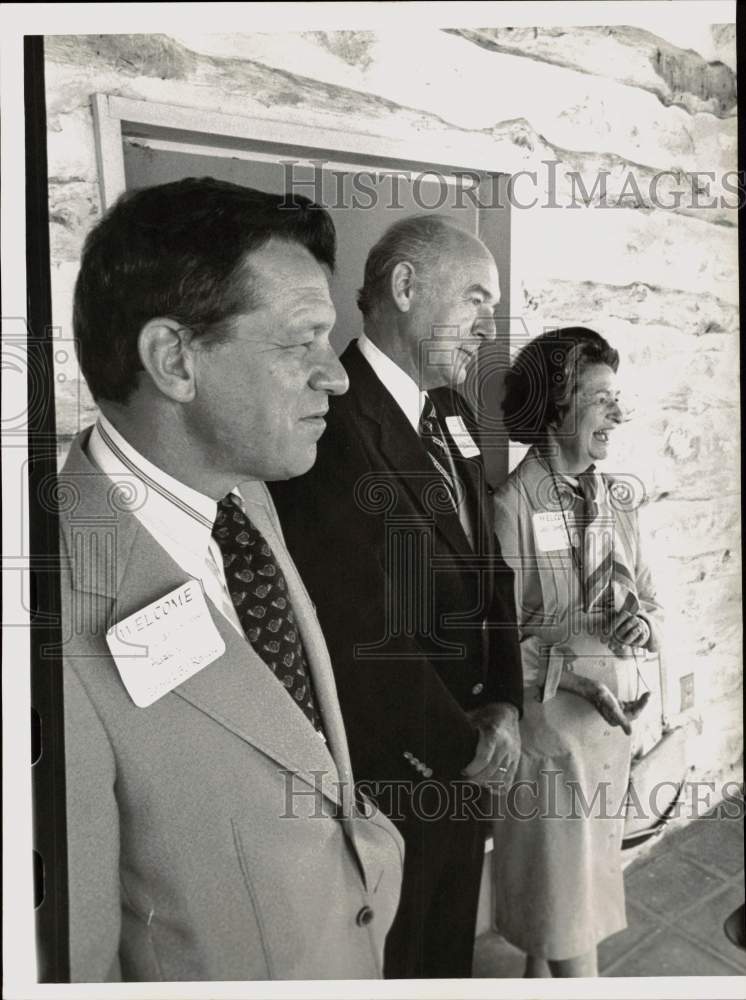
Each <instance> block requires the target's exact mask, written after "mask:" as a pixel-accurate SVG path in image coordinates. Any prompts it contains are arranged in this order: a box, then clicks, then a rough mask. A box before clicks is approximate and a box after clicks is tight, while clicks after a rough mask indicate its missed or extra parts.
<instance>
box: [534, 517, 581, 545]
mask: <svg viewBox="0 0 746 1000" xmlns="http://www.w3.org/2000/svg"><path fill="white" fill-rule="evenodd" d="M533 521H534V539H535V541H536V548H537V549H538V550H539V552H560V551H562V550H567V549H569V548H570V539H572V543H573V545H577V533H576V531H575V518H574V517H573V515H572V513H571V512H569V511H565V512H564V513H563V512H562V511H561V510H557V511H554V510H548V511H541V512H540V513H537V514H534V517H533Z"/></svg>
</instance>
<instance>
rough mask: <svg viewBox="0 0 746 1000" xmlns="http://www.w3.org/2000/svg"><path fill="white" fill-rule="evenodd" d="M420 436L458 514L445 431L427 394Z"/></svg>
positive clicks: (456, 491) (456, 490)
mask: <svg viewBox="0 0 746 1000" xmlns="http://www.w3.org/2000/svg"><path fill="white" fill-rule="evenodd" d="M419 435H420V440H421V441H422V443H423V445H424V446H425V451H426V452H427V453H428V455H429V457H430V460H431V462H432V463H433V465H434V466H435V468H436V469H437V470H438V472H439V473H440V474H441V476H442V477H443V482H444V484H445V486H446V489H447V490H448V496H449V498H450V500H451V503H452V504H453V509H454V510H455V511H456V512H457V513H458V509H459V490H458V488H457V485H456V483H455V482H454V480H453V477H452V476H451V474H450V472H449V471H448V464H449V458H448V445H447V444H446V441H445V437H444V435H443V430H442V428H441V426H440V421H439V420H438V414H437V413H436V410H435V404H434V403H433V401H432V399H430V397H429V396H428V394H427V393H425V405H424V406H423V408H422V415H421V417H420V426H419Z"/></svg>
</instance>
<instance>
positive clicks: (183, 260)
mask: <svg viewBox="0 0 746 1000" xmlns="http://www.w3.org/2000/svg"><path fill="white" fill-rule="evenodd" d="M270 239H279V240H285V241H287V242H288V243H300V244H301V245H302V246H304V247H306V249H307V250H308V251H309V252H310V253H311V254H313V256H314V257H315V258H316V260H318V261H319V263H321V264H323V265H326V267H328V268H329V270H330V271H333V270H334V261H335V254H336V236H335V232H334V223H333V222H332V220H331V218H330V216H329V214H328V212H326V211H325V210H324V209H323V208H321V207H320V206H318V205H315V204H314V203H313V202H311V201H309V200H308V198H304V197H303V196H302V195H299V194H269V193H267V192H266V191H256V190H254V189H253V188H248V187H242V186H240V185H237V184H229V183H227V182H225V181H218V180H214V179H213V178H211V177H202V178H188V179H186V180H181V181H175V182H174V183H170V184H161V185H157V186H155V187H150V188H145V189H143V190H139V191H135V192H127V193H126V194H124V195H122V196H121V197H120V198H119V200H118V201H117V202H116V204H115V205H114V206H113V207H112V208H111V209H110V210H109V211H108V212H107V213H106V215H105V216H104V217H103V218H102V219H101V220H100V222H99V223H98V224H97V225H96V226H95V228H94V229H93V230H92V231H91V232H90V233H89V234H88V237H87V239H86V241H85V245H84V247H83V258H82V262H81V268H80V273H79V275H78V279H77V282H76V285H75V300H74V309H73V330H74V333H75V342H76V348H77V351H78V359H79V361H80V367H81V370H82V372H83V375H84V376H85V379H86V381H87V383H88V386H89V388H90V390H91V393H92V394H93V397H94V399H105V400H111V401H112V402H120V403H121V402H125V401H126V400H127V398H128V397H129V395H130V394H131V393H132V391H133V390H134V389H135V387H136V385H137V374H138V372H140V371H142V370H143V367H142V364H141V362H140V358H139V354H138V350H137V341H138V336H139V334H140V331H141V329H142V328H143V326H144V325H145V324H146V323H147V322H148V321H149V320H151V319H154V318H156V317H159V316H162V317H169V318H171V319H174V320H176V321H177V322H179V323H181V324H183V325H184V326H185V327H188V328H189V329H190V330H191V331H192V332H193V333H194V334H195V335H196V336H200V337H205V338H207V337H211V338H217V337H219V336H220V334H221V333H224V326H225V321H226V320H228V319H229V318H230V317H232V316H234V315H236V314H237V313H245V312H249V311H250V310H251V309H252V308H253V307H254V304H255V300H254V297H253V295H252V289H251V267H250V262H249V266H248V267H247V266H246V255H247V254H249V253H251V252H253V251H255V250H259V249H260V248H261V247H263V246H264V244H265V243H267V241H268V240H270Z"/></svg>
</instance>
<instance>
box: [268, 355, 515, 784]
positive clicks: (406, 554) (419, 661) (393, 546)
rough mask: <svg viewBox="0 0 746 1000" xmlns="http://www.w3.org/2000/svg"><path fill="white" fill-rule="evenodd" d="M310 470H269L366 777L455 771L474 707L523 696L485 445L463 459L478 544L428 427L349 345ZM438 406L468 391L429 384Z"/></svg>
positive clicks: (464, 756) (509, 576)
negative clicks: (451, 496)
mask: <svg viewBox="0 0 746 1000" xmlns="http://www.w3.org/2000/svg"><path fill="white" fill-rule="evenodd" d="M341 360H342V363H343V365H344V366H345V369H346V371H347V374H348V376H349V378H350V389H349V391H348V393H347V394H346V395H344V396H341V397H338V398H335V399H333V400H332V402H331V409H330V413H329V417H328V422H327V430H326V432H325V433H324V435H323V437H322V438H321V440H320V442H319V446H318V457H317V460H316V463H315V465H314V466H313V468H312V469H311V471H310V472H309V473H307V474H306V475H305V476H302V477H300V478H298V479H293V480H290V481H288V482H284V483H273V484H271V492H272V495H273V498H274V500H275V503H276V506H277V508H278V512H279V514H280V520H281V523H282V526H283V531H284V533H285V537H286V540H287V543H288V547H289V549H290V551H291V553H292V555H293V557H294V559H295V561H296V563H297V564H298V567H299V569H300V571H301V573H302V575H303V579H304V581H305V582H306V585H307V587H308V589H309V592H310V594H311V598H312V600H313V601H314V602H315V604H316V607H317V613H318V615H319V619H320V621H321V626H322V629H323V631H324V635H325V637H326V639H327V643H328V645H329V650H330V654H331V659H332V666H333V669H334V673H335V678H336V681H337V689H338V692H339V698H340V704H341V706H342V713H343V717H344V718H345V724H346V728H347V734H348V739H349V744H350V753H351V756H352V760H353V766H354V768H355V774H356V776H357V778H358V779H371V780H377V781H381V780H384V781H388V780H402V779H413V778H414V779H416V780H420V779H421V778H423V777H424V778H430V777H431V776H434V777H435V778H440V779H443V780H448V779H457V778H459V777H460V772H461V769H462V768H463V767H464V766H465V765H466V764H468V763H469V762H470V761H471V759H472V758H473V756H474V752H475V749H476V743H477V734H476V730H475V728H474V727H473V725H472V723H471V722H470V721H469V719H468V717H467V714H466V713H467V711H468V710H471V709H474V708H477V707H479V706H481V705H484V704H486V703H488V702H495V701H508V702H512V703H513V704H515V705H516V706H517V707H518V708H519V710H520V709H521V707H522V692H523V687H522V679H521V666H520V653H519V647H518V637H517V631H516V625H515V605H514V596H513V573H512V570H510V569H509V568H508V566H507V565H506V564H505V563H504V562H503V561H502V559H501V557H500V556H499V554H498V552H497V551H496V541H495V536H494V532H493V526H492V517H491V513H492V503H491V502H488V500H489V498H488V495H487V489H488V488H487V484H486V481H485V477H484V466H483V463H482V461H481V457H479V456H478V457H476V458H463V457H462V456H461V453H460V451H459V449H458V448H455V446H454V451H453V454H454V461H455V463H456V465H457V468H458V471H459V475H460V477H461V479H462V480H463V482H464V484H465V485H466V487H467V496H468V498H469V502H470V506H471V513H472V523H473V524H474V525H475V527H476V531H475V543H474V546H475V547H474V548H472V547H471V546H470V545H469V542H468V541H467V539H466V536H465V534H464V532H463V529H462V527H461V524H460V522H459V518H458V515H457V514H456V513H455V511H454V510H453V508H452V506H449V504H448V501H447V500H446V499H444V496H443V488H442V479H441V477H440V475H439V474H438V473H437V472H436V471H435V469H434V467H433V464H432V462H431V461H430V459H429V457H428V455H427V453H426V451H425V449H424V448H423V445H422V442H421V440H420V438H419V436H418V434H417V433H416V432H415V431H414V430H413V428H412V426H411V425H410V424H409V422H408V421H407V419H406V417H405V416H404V414H403V412H402V411H401V409H400V407H399V406H398V404H397V403H396V402H395V400H394V399H393V398H392V397H391V395H390V394H389V393H388V391H387V390H386V389H385V387H384V386H383V384H382V383H381V381H380V380H379V379H378V378H377V376H376V375H375V373H374V372H373V370H372V368H371V367H370V365H369V364H368V362H367V361H366V360H365V358H364V357H363V356H362V354H361V353H360V352H359V350H358V349H357V346H356V344H355V343H353V344H351V345H350V346H349V347H348V348H347V350H346V351H345V352H344V354H343V355H342V358H341ZM431 397H433V398H434V401H435V403H436V406H437V407H438V408H441V407H451V408H455V407H456V406H457V405H458V406H460V411H459V412H461V413H462V415H463V413H464V406H463V402H462V403H461V404H459V403H458V400H459V399H460V397H458V398H457V397H456V395H455V394H453V393H450V392H447V391H440V390H439V391H438V392H436V393H431Z"/></svg>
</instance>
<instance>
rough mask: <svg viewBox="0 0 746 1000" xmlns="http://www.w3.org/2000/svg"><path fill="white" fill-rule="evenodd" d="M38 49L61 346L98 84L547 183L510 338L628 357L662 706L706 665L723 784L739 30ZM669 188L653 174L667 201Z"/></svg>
mask: <svg viewBox="0 0 746 1000" xmlns="http://www.w3.org/2000/svg"><path fill="white" fill-rule="evenodd" d="M45 44H46V53H47V63H46V85H47V100H48V129H49V137H48V138H49V176H50V219H51V245H52V278H53V301H54V320H55V324H56V325H57V326H58V327H59V328H60V332H61V335H62V337H63V339H64V338H65V337H69V336H70V334H71V330H70V303H71V294H72V286H73V282H74V278H75V274H76V270H77V263H78V258H79V253H80V248H81V244H82V240H83V237H84V235H85V233H86V232H87V230H88V229H89V227H90V225H91V223H92V222H93V221H94V220H95V219H96V218H97V216H98V215H99V212H100V202H99V195H98V188H97V180H98V178H97V167H96V151H95V146H94V135H93V124H92V116H91V109H90V104H89V98H90V95H91V94H92V93H94V92H104V93H108V94H116V95H120V96H124V97H131V98H137V99H141V100H153V101H158V102H162V103H166V104H177V105H181V106H185V107H194V108H199V109H203V110H209V111H220V112H224V113H230V114H237V115H253V114H258V115H262V114H264V115H266V114H267V111H268V109H271V112H272V115H273V117H274V118H278V119H283V120H286V121H288V122H291V123H293V122H297V123H299V124H304V125H315V126H317V127H319V128H327V129H328V128H336V129H340V130H342V131H344V130H345V129H348V128H350V125H351V123H354V128H355V130H356V131H361V132H365V133H367V134H369V135H372V136H380V137H382V138H385V139H387V140H389V141H391V140H393V141H396V140H397V139H404V138H407V137H409V136H411V135H412V134H416V135H418V136H423V137H426V138H428V139H429V140H430V143H431V144H432V145H433V146H434V147H435V148H437V147H438V145H439V144H442V145H443V148H444V149H445V148H447V147H453V146H457V147H458V148H459V149H462V150H464V155H465V156H466V155H467V154H468V153H469V152H470V151H474V154H475V156H478V158H479V161H480V163H484V162H489V163H490V164H491V165H492V167H493V169H495V170H498V171H504V172H511V173H513V172H516V171H528V172H529V174H530V173H531V172H534V173H535V179H534V178H532V177H531V176H529V175H526V176H524V177H523V178H522V180H521V181H520V184H519V185H518V186H517V187H516V196H517V197H518V198H519V200H521V201H522V202H525V203H528V202H530V201H531V200H532V199H533V198H536V199H537V203H536V204H535V205H534V206H533V207H531V208H527V209H516V210H515V211H514V212H513V221H512V237H511V240H512V244H511V259H512V289H511V292H512V314H513V316H514V317H515V321H514V325H513V330H514V334H515V336H516V337H518V336H520V335H525V333H523V334H522V331H524V330H525V331H527V333H528V334H529V335H531V336H533V335H535V334H537V333H539V332H541V330H542V329H544V328H545V327H546V326H550V325H551V326H555V325H558V324H559V325H570V324H585V325H590V326H594V327H596V328H597V329H598V330H599V331H601V332H602V333H604V334H605V335H606V336H607V337H608V338H609V339H610V340H611V341H612V342H613V343H614V345H615V346H616V347H617V348H618V349H619V351H620V353H621V355H622V367H621V373H622V374H623V375H626V376H627V377H628V381H629V388H630V394H631V398H634V403H635V414H634V420H633V421H632V422H631V423H630V424H629V425H626V426H625V428H624V430H623V431H622V432H620V440H619V446H618V453H617V456H616V463H617V467H618V469H619V470H620V471H629V472H634V473H635V474H636V475H638V476H639V477H640V479H641V480H642V481H643V483H644V484H645V487H646V491H647V496H648V502H647V503H646V505H645V507H644V508H643V516H642V521H643V529H644V532H645V534H646V540H647V549H648V555H649V561H650V562H651V563H652V565H653V568H654V572H655V575H656V578H657V580H658V583H659V587H660V591H661V593H662V596H663V598H664V601H665V605H666V607H667V610H668V625H667V645H666V658H667V664H668V667H669V671H670V675H671V678H670V679H671V683H670V691H671V695H672V706H671V707H672V709H673V711H674V714H676V713H677V712H678V709H679V683H678V678H679V677H680V676H685V675H688V674H693V675H694V683H695V704H694V707H693V709H691V710H690V711H688V712H687V713H685V715H684V718H691V719H693V720H695V721H696V723H697V726H696V728H695V729H694V730H693V733H694V735H693V738H692V740H691V746H690V749H691V758H692V762H693V764H694V765H695V768H696V773H697V775H698V776H700V777H704V778H707V777H715V776H723V775H730V774H732V773H733V768H734V766H735V765H736V763H737V761H738V758H739V755H740V753H741V747H742V736H741V734H742V715H741V629H740V616H741V603H740V563H739V555H740V519H739V510H740V502H739V495H740V462H739V410H738V406H739V396H738V360H739V359H738V297H737V296H738V283H737V230H736V213H735V207H734V206H735V201H736V197H735V195H734V194H733V193H732V192H729V191H728V190H727V188H724V187H723V184H722V179H723V176H724V175H726V174H727V172H729V171H735V170H736V166H737V164H736V118H735V110H736V109H735V84H736V81H735V31H734V28H733V26H732V25H715V26H712V28H711V29H708V30H707V32H706V37H704V36H703V45H702V46H701V47H700V51H704V52H708V53H710V57H711V55H712V53H713V52H715V53H716V54H717V57H718V58H717V60H716V61H710V62H708V61H706V59H705V58H703V57H702V56H701V55H700V54H698V52H695V51H693V50H683V49H681V48H677V47H676V46H675V45H674V44H672V43H671V42H669V41H667V40H666V39H663V38H660V37H658V36H656V35H652V34H650V33H649V32H646V31H642V30H640V29H636V28H629V27H612V28H610V27H603V28H593V27H586V28H569V27H568V28H561V29H550V28H532V29H527V28H517V29H510V28H493V29H490V28H485V29H480V30H475V29H468V30H466V29H464V30H461V29H453V30H451V31H443V30H438V29H435V28H432V29H428V28H426V27H423V28H422V30H421V31H420V32H419V33H418V39H417V51H416V59H413V50H412V44H411V38H410V37H409V35H406V36H405V35H403V34H402V33H397V32H391V31H386V32H380V33H373V32H352V31H336V32H311V33H299V34H254V35H245V34H244V35H212V36H208V35H200V36H186V35H184V36H179V35H176V34H174V35H171V36H162V35H160V36H155V35H136V36H135V35H130V36H128V35H120V36H76V37H72V36H67V37H66V36H56V37H51V38H48V39H47V40H46V43H45ZM548 163H549V164H551V166H548V165H547V164H548ZM599 171H605V172H606V179H607V190H608V197H607V204H606V206H605V207H602V206H601V204H600V202H599V191H598V189H597V190H596V192H595V195H593V194H592V197H591V199H590V204H589V205H588V206H587V207H586V206H578V207H576V208H568V207H565V206H567V204H568V203H569V198H570V194H571V184H570V181H569V180H568V177H567V174H568V173H569V172H575V173H576V174H577V175H579V176H580V177H581V178H582V181H583V184H584V186H585V189H586V190H587V191H588V192H591V193H592V192H593V190H594V182H595V180H596V179H597V177H598V175H599ZM661 171H674V172H675V171H689V172H691V171H705V172H711V173H714V174H715V175H716V176H715V179H714V180H711V181H710V182H709V191H708V190H705V186H706V179H705V178H702V179H700V182H699V187H700V188H702V193H701V194H700V206H699V207H698V206H696V205H693V204H692V203H691V202H692V199H691V196H690V197H689V198H687V199H684V200H683V201H682V203H681V204H680V205H679V206H678V207H675V208H670V209H666V208H663V207H659V206H658V205H657V204H656V198H655V196H654V195H651V183H652V182H653V180H654V178H655V175H656V174H657V173H659V172H661ZM630 175H631V176H632V180H631V181H630ZM669 186H670V185H669ZM576 190H579V189H578V188H577V182H576ZM668 190H669V187H668V186H666V183H664V184H662V185H661V196H662V198H663V200H664V203H670V195H669V194H668ZM550 196H551V197H550ZM713 199H715V202H716V204H715V205H714V207H702V206H703V205H709V203H710V202H712V201H713ZM555 202H556V203H557V204H558V206H560V207H546V206H547V204H550V205H551V204H553V203H555ZM524 324H525V326H524ZM60 357H62V356H61V355H60ZM59 375H60V376H61V377H62V376H63V377H64V379H61V381H60V382H59V402H58V419H59V422H60V431H61V433H62V435H63V437H64V436H66V435H69V434H71V433H72V432H73V431H74V430H75V428H76V426H77V424H78V423H79V422H82V423H83V424H85V423H87V422H89V421H90V416H91V414H92V412H93V408H92V406H91V404H90V400H89V399H88V397H87V394H86V392H85V389H84V387H82V388H81V384H80V380H79V377H78V374H77V370H76V368H75V364H74V361H73V360H72V359H71V358H68V360H67V361H64V359H63V360H62V361H61V362H60V368H59ZM78 410H80V411H81V412H80V414H79V413H78Z"/></svg>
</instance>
